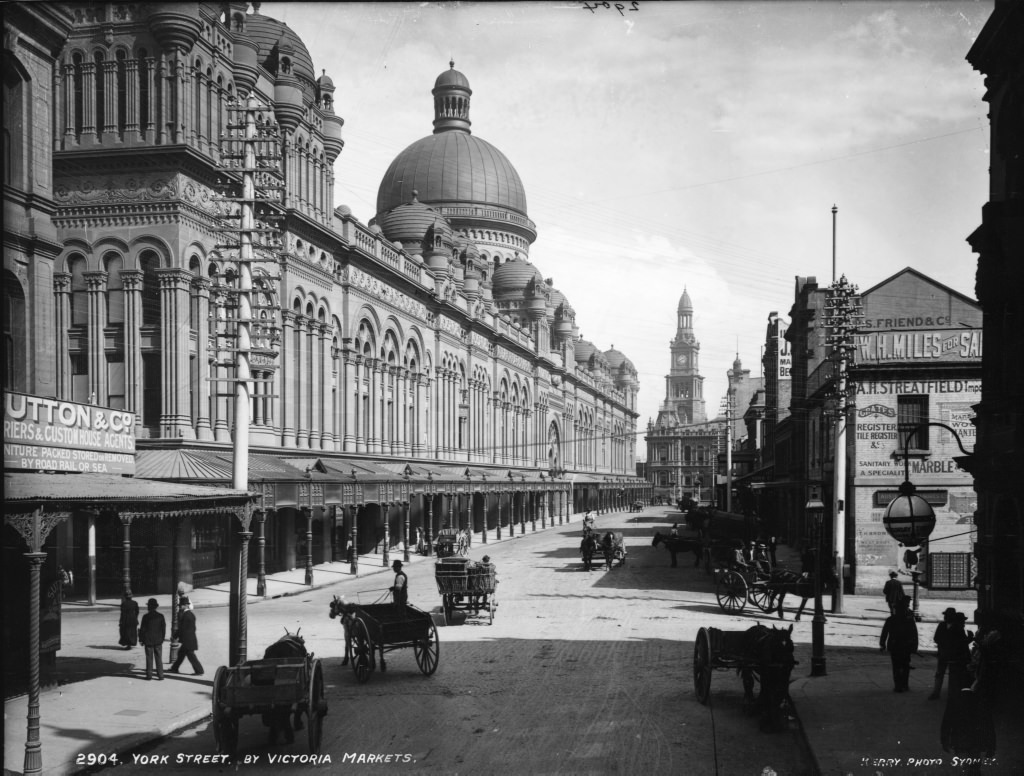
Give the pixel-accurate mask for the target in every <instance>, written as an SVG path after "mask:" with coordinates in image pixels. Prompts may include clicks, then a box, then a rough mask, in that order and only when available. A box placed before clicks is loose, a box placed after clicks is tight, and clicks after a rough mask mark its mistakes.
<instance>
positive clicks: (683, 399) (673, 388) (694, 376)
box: [665, 288, 707, 425]
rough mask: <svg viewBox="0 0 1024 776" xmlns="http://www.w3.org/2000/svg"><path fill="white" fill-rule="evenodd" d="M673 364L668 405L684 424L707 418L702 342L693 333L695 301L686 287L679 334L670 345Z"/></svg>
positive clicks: (668, 377)
mask: <svg viewBox="0 0 1024 776" xmlns="http://www.w3.org/2000/svg"><path fill="white" fill-rule="evenodd" d="M670 353H671V358H672V363H671V366H670V367H669V369H670V371H669V373H668V375H666V376H665V405H666V407H668V408H671V409H673V410H674V411H675V414H676V417H678V418H679V422H680V423H682V424H683V425H687V424H690V423H703V422H705V421H706V420H707V414H706V412H705V409H704V378H703V377H701V375H700V373H699V371H698V369H699V360H698V359H699V356H700V343H699V342H697V338H696V337H695V336H694V334H693V303H692V302H691V301H690V295H689V294H688V293H687V292H686V289H685V288H684V289H683V295H682V296H681V297H680V298H679V307H678V308H677V310H676V336H675V338H674V339H673V340H672V343H671V348H670Z"/></svg>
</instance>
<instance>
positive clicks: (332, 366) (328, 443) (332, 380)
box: [320, 325, 341, 451]
mask: <svg viewBox="0 0 1024 776" xmlns="http://www.w3.org/2000/svg"><path fill="white" fill-rule="evenodd" d="M332 333H333V329H332V327H331V326H327V325H324V326H323V332H322V334H321V342H323V343H324V365H323V375H324V420H323V436H322V437H321V443H320V447H321V449H323V450H331V451H334V450H337V448H338V446H339V445H338V443H339V442H341V438H340V437H339V436H337V435H336V434H335V433H334V432H335V427H334V426H335V422H336V421H335V418H336V417H337V416H338V410H339V409H340V408H339V407H337V406H335V405H336V404H337V403H339V402H340V401H341V391H340V390H339V389H338V388H337V383H338V381H339V380H340V379H341V370H339V369H338V368H337V367H338V365H339V364H340V361H341V358H340V356H341V353H340V352H339V351H338V349H337V348H335V347H334V340H333V337H332Z"/></svg>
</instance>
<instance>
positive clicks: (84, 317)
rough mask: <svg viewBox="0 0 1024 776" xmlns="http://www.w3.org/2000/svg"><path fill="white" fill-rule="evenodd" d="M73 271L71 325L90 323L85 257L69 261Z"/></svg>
mask: <svg viewBox="0 0 1024 776" xmlns="http://www.w3.org/2000/svg"><path fill="white" fill-rule="evenodd" d="M68 269H69V270H70V271H71V325H72V326H85V325H86V324H87V323H89V290H88V287H87V286H86V284H85V259H84V258H83V257H81V256H75V257H73V258H72V259H71V260H70V261H69V262H68Z"/></svg>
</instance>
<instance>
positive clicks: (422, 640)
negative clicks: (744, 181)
mask: <svg viewBox="0 0 1024 776" xmlns="http://www.w3.org/2000/svg"><path fill="white" fill-rule="evenodd" d="M350 632H351V639H352V670H353V671H355V674H356V679H357V680H358V681H359V682H360V683H363V682H366V681H367V680H368V679H369V678H370V674H372V673H373V671H374V668H376V665H377V659H378V655H379V659H380V670H381V671H386V670H387V663H386V662H385V660H384V655H385V653H387V652H393V651H395V650H397V649H411V650H412V651H413V654H414V655H415V656H416V664H417V665H418V666H419V668H420V671H422V672H423V675H424V676H430V675H431V674H433V673H434V671H436V670H437V662H438V657H439V654H440V642H439V641H438V638H437V626H435V625H434V620H433V618H432V617H431V616H430V614H429V613H428V612H424V611H423V610H422V609H417V608H416V607H415V606H410V605H409V604H405V605H398V604H395V603H381V604H358V605H357V606H356V609H355V614H354V619H353V621H352V625H351V626H350Z"/></svg>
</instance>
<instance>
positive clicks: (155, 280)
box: [139, 251, 160, 326]
mask: <svg viewBox="0 0 1024 776" xmlns="http://www.w3.org/2000/svg"><path fill="white" fill-rule="evenodd" d="M139 264H140V265H141V267H142V325H143V326H159V325H160V278H159V277H157V274H156V270H157V268H158V267H159V266H160V259H159V258H158V257H157V255H156V254H155V253H153V252H152V251H147V252H146V253H144V254H143V255H142V257H141V259H140V260H139Z"/></svg>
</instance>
